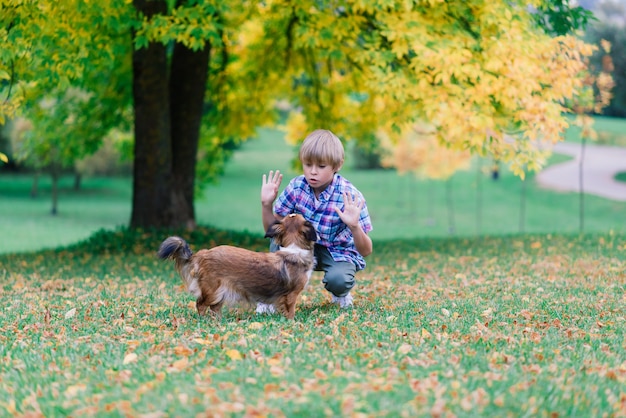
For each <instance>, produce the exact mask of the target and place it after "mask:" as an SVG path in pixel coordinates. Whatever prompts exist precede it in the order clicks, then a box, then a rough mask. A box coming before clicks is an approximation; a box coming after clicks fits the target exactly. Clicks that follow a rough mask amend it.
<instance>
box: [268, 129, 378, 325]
mask: <svg viewBox="0 0 626 418" xmlns="http://www.w3.org/2000/svg"><path fill="white" fill-rule="evenodd" d="M299 159H300V162H301V163H302V168H303V171H304V174H303V175H300V176H298V177H296V178H294V179H292V180H291V181H290V182H289V184H288V185H287V187H286V188H285V190H284V191H283V192H282V193H281V194H280V196H279V197H278V200H277V201H276V203H274V200H276V197H277V196H278V189H279V187H280V183H281V182H282V179H283V175H282V174H281V173H280V171H276V172H274V171H270V172H269V175H267V176H266V175H265V174H263V186H262V188H261V207H262V217H263V227H264V229H265V230H267V228H268V227H269V226H270V225H271V224H272V223H273V222H274V221H275V220H276V219H279V220H280V219H282V218H284V217H285V216H287V215H289V214H290V213H300V214H301V215H302V216H304V218H305V219H306V220H308V221H309V222H311V223H312V224H313V225H314V226H315V230H316V231H317V235H318V241H317V243H316V244H315V258H316V260H317V266H316V268H315V269H316V270H317V271H324V279H323V280H322V282H323V283H324V287H325V288H326V290H328V291H329V292H330V293H331V294H332V302H333V303H336V304H338V305H339V306H340V307H341V308H349V307H351V306H352V296H351V295H350V289H352V287H353V286H354V275H355V273H356V272H357V271H358V270H362V269H363V268H364V267H365V260H364V257H367V256H368V255H370V254H371V253H372V240H371V239H370V237H369V236H368V235H367V234H368V233H369V232H370V231H371V230H372V224H371V221H370V216H369V213H368V211H367V206H366V205H365V198H364V197H363V195H362V194H361V192H359V191H358V190H357V189H356V188H355V187H354V186H353V185H352V183H350V182H349V181H348V180H346V179H345V178H343V177H342V176H340V175H339V174H337V172H338V171H339V169H340V168H341V167H342V165H343V162H344V149H343V145H342V143H341V141H340V140H339V138H337V136H336V135H335V134H333V133H332V132H331V131H328V130H323V129H318V130H315V131H313V132H311V133H310V134H309V135H308V136H307V137H306V138H305V139H304V142H303V143H302V146H301V147H300V152H299ZM277 250H278V248H277V246H276V245H275V244H274V243H273V242H272V243H271V244H270V251H277ZM257 312H259V313H266V312H273V306H272V305H265V304H259V305H257Z"/></svg>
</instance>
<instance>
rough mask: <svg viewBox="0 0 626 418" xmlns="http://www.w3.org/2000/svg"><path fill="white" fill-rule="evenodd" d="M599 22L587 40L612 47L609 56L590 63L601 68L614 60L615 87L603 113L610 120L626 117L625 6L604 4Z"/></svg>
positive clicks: (592, 59)
mask: <svg viewBox="0 0 626 418" xmlns="http://www.w3.org/2000/svg"><path fill="white" fill-rule="evenodd" d="M598 13H599V19H598V21H597V22H594V23H593V24H591V25H590V26H589V28H588V29H587V30H586V31H585V38H584V39H585V40H586V41H587V42H588V43H590V44H592V45H599V44H600V42H601V41H602V40H605V41H607V42H609V43H610V44H611V49H610V51H609V52H608V53H606V54H594V55H593V57H592V58H591V63H592V64H593V66H594V67H596V68H601V67H602V65H603V64H602V61H603V60H604V61H607V60H609V59H610V60H611V64H612V66H613V68H614V70H613V71H612V76H613V80H614V82H615V87H614V88H613V97H612V99H611V101H610V102H609V104H608V106H606V108H604V109H603V110H602V114H604V115H607V116H616V117H621V118H625V117H626V5H624V4H623V3H618V2H610V1H605V2H602V3H600V5H599V10H598Z"/></svg>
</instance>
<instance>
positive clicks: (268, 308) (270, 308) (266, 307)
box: [256, 302, 276, 314]
mask: <svg viewBox="0 0 626 418" xmlns="http://www.w3.org/2000/svg"><path fill="white" fill-rule="evenodd" d="M256 313H258V314H273V313H276V308H275V307H274V305H270V304H267V303H261V302H259V303H257V305H256Z"/></svg>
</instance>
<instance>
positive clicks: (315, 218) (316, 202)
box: [274, 174, 372, 270]
mask: <svg viewBox="0 0 626 418" xmlns="http://www.w3.org/2000/svg"><path fill="white" fill-rule="evenodd" d="M344 191H346V192H348V193H351V194H353V195H355V196H358V197H359V198H360V199H364V197H363V195H362V194H361V192H359V191H358V190H357V189H356V187H354V186H353V185H352V183H350V182H349V181H348V180H346V179H345V178H343V177H341V176H340V175H339V174H335V176H334V178H333V181H332V182H331V183H330V184H329V185H328V187H327V188H326V189H325V190H324V191H323V192H322V193H321V194H320V196H319V199H317V198H315V193H314V191H313V189H312V188H311V186H309V183H307V181H306V179H305V178H304V176H303V175H301V176H298V177H296V178H294V179H292V180H291V181H290V182H289V184H288V185H287V187H286V188H285V190H283V192H282V193H281V194H280V196H278V199H277V200H276V203H275V204H274V212H275V213H276V214H277V215H280V216H287V215H289V214H291V213H300V214H301V215H302V216H304V218H305V219H306V220H308V221H309V222H311V223H312V224H313V226H315V230H316V231H317V236H318V240H317V243H318V244H321V245H323V246H324V247H326V248H328V251H329V252H330V255H331V256H332V257H333V260H335V261H348V262H351V263H353V264H355V265H356V267H357V270H361V269H363V268H365V259H364V258H363V256H362V255H361V254H359V252H358V251H357V250H356V247H355V246H354V237H353V236H352V232H351V231H350V228H348V226H347V225H346V224H344V223H343V221H342V220H341V218H339V215H337V213H336V212H335V207H339V208H340V209H341V210H342V211H343V208H344V205H343V192H344ZM359 224H360V225H361V228H362V229H363V231H365V233H368V232H370V231H371V230H372V223H371V220H370V215H369V213H368V211H367V205H366V206H364V207H363V210H362V211H361V216H360V218H359Z"/></svg>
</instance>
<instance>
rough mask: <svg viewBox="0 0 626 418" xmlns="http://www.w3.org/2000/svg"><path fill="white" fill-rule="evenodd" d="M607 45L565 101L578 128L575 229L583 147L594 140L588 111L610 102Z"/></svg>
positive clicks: (581, 219)
mask: <svg viewBox="0 0 626 418" xmlns="http://www.w3.org/2000/svg"><path fill="white" fill-rule="evenodd" d="M610 51H611V44H610V43H609V42H608V41H606V40H602V41H601V42H600V50H599V53H598V55H600V56H601V57H602V58H601V60H600V62H601V65H600V66H599V67H596V66H594V65H589V66H588V67H587V70H586V71H585V78H584V88H583V89H581V90H580V92H579V94H577V95H576V96H575V97H574V98H573V99H572V100H571V101H569V102H568V104H569V106H570V107H571V108H572V110H573V111H574V113H575V114H576V120H575V124H576V125H578V126H580V127H581V134H580V137H581V145H580V146H581V152H580V159H579V161H578V164H579V166H578V194H579V230H580V232H582V231H583V230H584V221H585V205H584V199H585V193H584V192H585V190H584V162H585V147H586V144H587V140H595V139H596V138H597V134H596V132H595V130H594V129H593V123H594V120H593V118H592V116H591V115H592V114H600V113H602V110H603V109H604V108H606V107H607V106H608V105H609V103H610V102H611V98H612V96H613V95H612V90H613V87H614V86H615V82H614V81H613V77H612V73H613V71H614V67H613V62H612V59H611V56H610V55H609V54H610Z"/></svg>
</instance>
